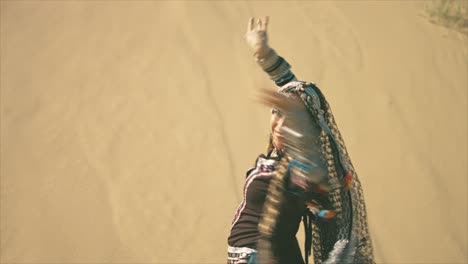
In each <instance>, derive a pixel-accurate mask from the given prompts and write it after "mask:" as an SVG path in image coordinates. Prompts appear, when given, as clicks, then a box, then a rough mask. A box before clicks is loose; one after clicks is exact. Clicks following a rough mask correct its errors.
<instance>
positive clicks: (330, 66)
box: [0, 1, 468, 263]
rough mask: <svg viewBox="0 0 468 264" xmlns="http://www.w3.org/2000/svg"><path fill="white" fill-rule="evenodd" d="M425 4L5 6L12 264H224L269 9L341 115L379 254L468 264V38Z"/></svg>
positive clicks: (291, 56)
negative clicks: (434, 18) (432, 19)
mask: <svg viewBox="0 0 468 264" xmlns="http://www.w3.org/2000/svg"><path fill="white" fill-rule="evenodd" d="M424 4H425V2H410V1H395V2H392V1H384V2H371V1H340V2H325V1H320V2H306V1H299V2H279V1H275V2H273V1H272V2H268V1H261V2H260V1H259V2H244V1H239V2H214V1H206V2H205V1H190V2H189V1H187V2H184V1H173V2H169V1H133V2H130V1H70V2H68V1H67V2H66V1H2V2H1V5H0V7H1V13H0V15H1V20H0V21H1V27H0V33H1V35H0V36H1V42H0V48H1V53H0V55H1V71H0V73H1V82H0V84H1V130H0V131H1V203H0V205H1V210H0V212H1V225H0V231H1V244H0V249H1V251H0V252H1V253H0V258H1V259H0V261H1V263H224V261H225V255H226V238H227V236H228V233H229V227H230V222H231V219H232V217H233V214H234V211H235V209H236V207H237V205H238V203H239V202H240V201H241V188H242V184H243V179H244V174H245V171H246V170H247V169H248V168H249V166H251V165H252V163H253V161H254V159H255V157H256V156H257V155H258V154H259V153H261V152H262V151H263V150H264V147H265V145H266V140H267V133H268V121H269V112H268V109H264V108H263V107H261V106H258V105H257V104H256V103H255V102H254V100H252V99H253V98H254V95H255V89H256V88H258V86H259V85H269V86H270V87H272V89H274V85H273V84H272V83H271V82H270V81H269V80H268V78H267V76H266V75H265V74H264V73H263V72H262V71H261V70H260V69H259V68H258V67H257V65H256V64H255V62H254V61H253V58H252V55H251V51H250V49H249V48H248V46H247V45H246V44H245V43H244V40H243V35H244V32H245V29H246V23H247V20H248V18H249V17H250V16H261V15H265V14H268V15H270V17H271V23H270V43H271V45H272V46H273V47H274V48H275V49H276V50H277V51H278V52H279V53H280V54H281V55H283V56H284V57H285V58H287V60H288V61H289V62H290V63H291V64H292V65H293V70H294V72H295V73H296V75H297V76H298V77H299V78H300V79H302V80H307V81H313V82H315V83H317V84H318V85H319V86H320V87H321V88H322V90H323V92H324V93H325V95H326V96H327V98H328V100H329V101H330V103H331V105H332V107H333V109H334V113H335V116H336V119H337V122H338V124H339V126H340V128H341V130H342V133H343V135H344V138H345V140H346V142H347V146H348V149H349V152H350V154H351V156H352V158H353V162H354V164H355V167H356V169H357V171H358V173H359V175H360V177H361V179H362V183H363V186H364V188H365V195H366V199H367V207H368V213H369V222H370V228H371V232H372V235H373V241H374V246H375V255H376V260H377V261H378V262H379V263H467V259H468V250H467V222H468V221H467V101H468V99H467V87H468V80H467V78H468V77H467V74H468V72H467V71H468V67H467V58H468V56H467V53H468V52H467V46H468V45H467V40H466V38H465V37H464V36H462V35H460V34H459V33H456V32H454V31H451V30H448V29H446V28H443V27H439V26H436V25H433V24H431V23H429V22H428V20H427V19H425V18H424V17H423V16H422V13H423V10H424ZM300 236H301V237H302V233H301V234H300ZM301 243H302V240H301Z"/></svg>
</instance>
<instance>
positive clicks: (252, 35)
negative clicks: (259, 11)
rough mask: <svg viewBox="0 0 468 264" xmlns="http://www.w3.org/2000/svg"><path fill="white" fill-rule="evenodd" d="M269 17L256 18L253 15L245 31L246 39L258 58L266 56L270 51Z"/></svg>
mask: <svg viewBox="0 0 468 264" xmlns="http://www.w3.org/2000/svg"><path fill="white" fill-rule="evenodd" d="M267 28H268V17H267V16H266V17H264V18H262V19H255V18H253V17H251V18H250V19H249V23H248V26H247V33H245V40H246V41H247V43H248V44H249V46H250V47H252V49H253V50H254V52H255V56H256V57H257V58H263V57H265V56H266V55H267V54H268V52H269V51H270V47H269V46H268V35H267Z"/></svg>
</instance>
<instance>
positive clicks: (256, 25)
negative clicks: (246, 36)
mask: <svg viewBox="0 0 468 264" xmlns="http://www.w3.org/2000/svg"><path fill="white" fill-rule="evenodd" d="M268 21H269V17H268V16H265V17H264V18H263V19H260V18H259V19H257V20H255V18H254V17H251V18H250V19H249V23H248V24H247V32H249V31H254V30H264V31H266V30H267V28H268Z"/></svg>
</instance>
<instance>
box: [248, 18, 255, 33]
mask: <svg viewBox="0 0 468 264" xmlns="http://www.w3.org/2000/svg"><path fill="white" fill-rule="evenodd" d="M253 27H254V18H253V17H251V18H250V19H249V24H248V25H247V32H249V31H252V30H253Z"/></svg>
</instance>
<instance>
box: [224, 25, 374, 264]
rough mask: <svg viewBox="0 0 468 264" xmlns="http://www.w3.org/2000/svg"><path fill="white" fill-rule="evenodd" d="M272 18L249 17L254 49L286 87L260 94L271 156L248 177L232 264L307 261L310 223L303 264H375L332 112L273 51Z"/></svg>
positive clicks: (234, 226) (231, 241)
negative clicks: (301, 240)
mask: <svg viewBox="0 0 468 264" xmlns="http://www.w3.org/2000/svg"><path fill="white" fill-rule="evenodd" d="M267 26H268V17H266V18H264V19H258V20H256V21H255V20H254V19H253V18H251V19H250V21H249V24H248V29H247V34H246V40H247V42H248V44H249V45H250V46H251V47H252V48H253V49H254V56H255V58H256V60H257V62H258V64H259V65H260V66H261V67H262V69H263V70H264V71H265V72H266V73H267V74H268V75H269V76H270V77H271V79H272V80H273V81H274V82H275V83H276V85H277V86H279V87H280V90H279V93H278V92H272V91H266V90H264V91H262V94H261V96H260V101H261V102H262V103H264V104H265V105H267V106H270V107H272V108H273V110H272V117H271V132H272V133H271V137H270V142H269V146H268V149H267V153H266V155H260V156H259V157H258V158H257V160H256V162H255V165H254V167H253V168H251V169H250V170H249V171H248V172H247V177H246V181H245V185H244V191H243V194H244V195H243V201H242V203H241V204H240V206H239V207H238V209H237V211H236V214H235V216H234V219H233V221H232V226H231V233H230V235H229V238H228V245H229V246H228V263H236V264H237V263H281V264H283V263H285V264H290V263H291V264H293V263H304V260H303V259H302V256H301V252H300V249H299V245H298V242H297V239H296V233H297V230H298V228H299V224H300V221H301V219H302V220H303V223H304V225H305V231H306V243H305V244H306V245H305V251H306V254H305V262H306V263H307V262H308V256H309V255H310V253H311V247H312V248H313V253H314V263H316V264H319V263H374V261H373V253H372V245H371V241H370V237H369V233H368V230H367V219H366V211H365V204H364V198H363V194H362V188H361V186H360V182H359V180H358V179H357V174H356V173H355V171H354V168H353V166H352V163H351V161H350V159H349V157H348V155H347V152H346V148H345V145H344V143H343V140H342V138H341V135H340V133H339V131H338V128H337V126H336V123H335V121H334V118H333V114H332V113H331V110H330V107H329V105H328V103H327V101H326V100H325V98H324V96H323V94H322V93H321V91H320V90H319V89H318V88H317V87H316V86H315V85H314V84H312V83H306V82H299V81H297V79H296V77H295V76H294V74H293V73H292V72H291V71H290V65H289V64H288V63H287V62H286V60H284V59H283V58H282V57H280V56H278V55H277V53H276V52H275V51H274V50H273V49H271V48H270V47H269V46H268V38H267Z"/></svg>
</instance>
